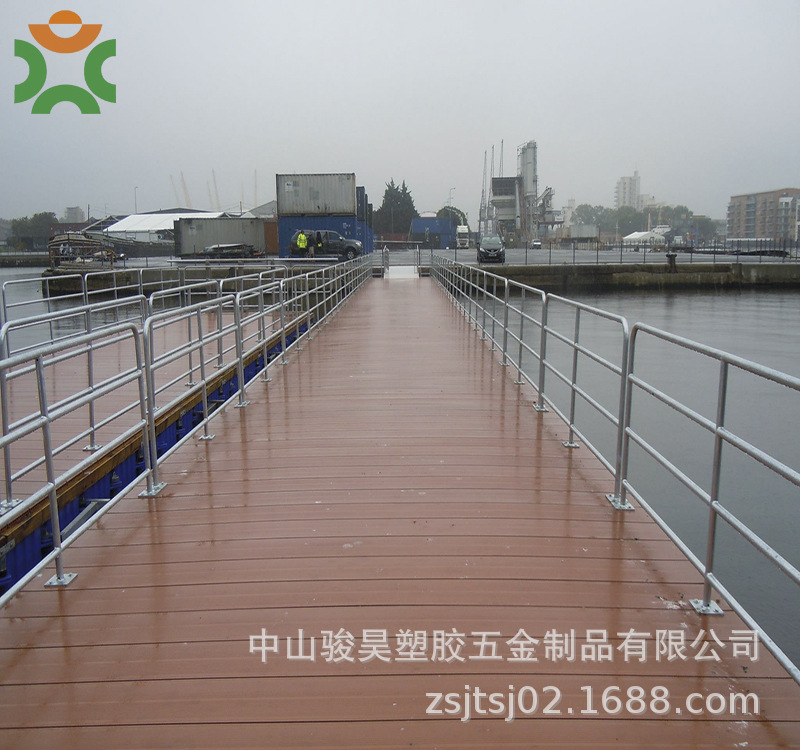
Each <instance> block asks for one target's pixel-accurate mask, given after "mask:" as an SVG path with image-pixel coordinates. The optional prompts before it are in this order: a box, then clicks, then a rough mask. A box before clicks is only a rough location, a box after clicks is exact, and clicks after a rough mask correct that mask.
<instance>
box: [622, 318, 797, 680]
mask: <svg viewBox="0 0 800 750" xmlns="http://www.w3.org/2000/svg"><path fill="white" fill-rule="evenodd" d="M644 335H647V336H652V337H654V338H656V339H659V340H661V341H664V342H666V343H668V344H671V345H674V346H677V347H679V348H680V349H682V350H684V351H690V352H694V353H696V354H699V355H702V356H704V357H707V358H709V359H711V360H714V361H716V362H718V363H719V383H718V388H717V405H716V416H715V418H714V419H709V418H707V417H704V416H703V415H701V414H698V413H697V412H696V411H695V410H693V409H691V408H689V407H688V406H686V405H684V404H682V403H681V402H679V401H678V400H677V399H674V398H672V397H671V396H669V395H668V394H667V393H665V392H664V391H662V390H661V389H659V388H657V387H655V386H654V385H652V384H650V383H648V382H647V381H646V380H644V379H643V378H640V377H638V376H637V375H636V374H635V362H636V357H635V353H636V347H637V342H638V340H639V338H640V337H642V336H644ZM731 368H735V369H738V370H740V371H744V372H747V373H750V374H751V375H754V376H756V377H759V378H763V379H766V380H768V381H771V382H773V383H776V384H778V385H781V386H783V387H786V388H789V389H790V390H792V391H794V392H795V393H800V378H795V377H792V376H790V375H787V374H785V373H782V372H779V371H777V370H774V369H772V368H769V367H765V366H763V365H759V364H757V363H755V362H751V361H750V360H747V359H744V358H742V357H737V356H735V355H733V354H729V353H727V352H724V351H721V350H719V349H715V348H713V347H709V346H705V345H703V344H698V343H697V342H694V341H691V340H689V339H686V338H684V337H682V336H678V335H676V334H672V333H667V332H666V331H662V330H659V329H657V328H653V327H652V326H648V325H645V324H643V323H636V324H635V325H634V326H633V327H632V329H631V344H630V357H629V360H628V366H627V371H626V382H627V388H626V394H625V421H624V442H623V453H622V467H621V472H622V487H621V501H623V502H624V501H625V498H626V495H627V494H628V493H630V494H631V495H632V496H633V497H634V498H635V499H636V501H637V502H638V503H639V504H640V505H641V506H642V507H643V508H645V510H647V511H648V513H649V514H650V515H651V516H652V517H653V518H654V519H655V520H656V522H657V523H658V525H659V526H660V527H661V528H662V529H663V530H664V531H665V532H666V533H667V535H668V536H669V537H670V538H671V539H673V541H675V542H676V543H677V544H678V546H679V547H680V548H681V550H682V551H683V552H684V554H685V555H686V556H687V558H688V559H689V560H690V562H691V563H692V564H693V565H694V566H695V567H696V568H697V570H698V571H699V572H700V573H701V575H702V576H703V597H702V599H693V600H691V603H692V605H693V606H694V608H695V609H696V610H697V611H698V612H700V613H703V614H720V613H721V611H720V610H719V607H718V606H717V605H716V604H715V603H714V602H713V601H712V598H711V597H712V593H713V591H714V590H716V591H717V592H718V593H720V594H721V595H722V596H723V598H724V599H725V600H726V601H727V602H728V603H729V604H730V605H731V607H732V608H733V609H734V610H735V611H736V612H737V613H738V614H739V615H740V616H741V617H742V618H743V619H744V620H745V621H746V622H747V623H748V624H750V625H751V626H753V627H756V628H758V629H759V630H763V629H761V628H759V627H758V623H757V622H756V621H755V619H754V618H753V617H752V616H751V615H750V614H749V613H748V612H747V610H746V609H745V608H744V606H742V605H741V604H740V603H739V602H738V600H737V599H736V597H735V595H734V594H733V592H731V590H730V589H729V588H728V587H727V585H726V584H725V583H724V582H723V581H721V580H720V579H719V577H718V576H717V575H716V574H715V572H714V564H715V553H716V541H717V533H718V532H717V521H718V520H720V519H721V520H722V521H724V522H725V523H726V524H727V526H728V527H730V528H731V529H733V530H734V531H735V532H736V533H737V534H738V535H739V536H740V537H741V538H743V539H744V540H746V541H747V542H748V543H749V544H750V545H751V546H752V547H753V548H754V549H756V550H757V551H758V552H759V553H760V554H761V555H762V556H763V557H764V558H765V559H766V560H767V561H769V562H770V563H771V564H772V565H774V566H775V567H777V568H778V569H779V570H780V571H781V572H782V573H784V574H785V575H786V576H787V577H788V578H789V579H790V580H791V581H792V582H793V583H794V584H795V585H798V586H800V569H798V568H797V567H796V566H794V565H793V564H792V563H791V562H789V561H788V560H787V559H786V558H784V557H783V556H782V555H781V554H779V553H778V552H777V550H775V549H774V548H773V547H772V546H771V545H770V544H769V543H768V542H766V540H764V539H763V538H762V537H761V536H759V535H758V534H757V533H756V532H754V531H753V530H752V529H751V528H749V527H748V526H747V524H745V523H744V522H743V521H741V519H739V518H738V517H737V516H736V514H735V513H733V512H732V511H731V510H729V509H728V508H726V507H725V506H724V505H723V504H722V502H721V501H720V492H719V491H720V481H721V476H722V448H723V445H725V444H727V445H729V446H731V447H733V448H736V449H737V450H738V451H740V452H741V453H743V454H745V455H747V456H749V457H750V458H752V459H754V460H756V461H758V462H759V463H760V464H761V465H762V466H764V467H766V468H767V469H769V470H770V471H772V472H774V473H775V474H777V475H778V476H780V477H781V478H782V479H784V480H786V481H788V482H790V483H791V484H793V485H794V486H795V487H800V471H798V470H797V469H794V468H792V467H791V466H788V465H787V464H786V463H784V462H782V461H780V460H778V459H776V458H775V457H773V456H771V455H769V454H768V453H766V452H765V451H763V450H762V449H760V448H758V447H757V446H755V445H753V444H752V443H750V442H749V441H747V440H745V439H743V438H742V437H740V436H739V435H737V434H735V433H734V432H732V431H731V430H729V429H728V428H727V427H726V425H725V415H726V407H727V403H728V380H729V373H730V370H731ZM635 391H639V392H641V393H646V394H647V395H649V396H651V397H652V398H654V399H656V400H657V401H659V402H660V403H662V404H664V405H666V406H668V407H669V408H671V409H673V410H674V411H676V412H677V413H678V414H680V415H681V416H683V417H685V418H687V419H689V420H690V421H691V422H692V423H693V424H696V425H698V426H699V427H701V428H702V429H704V430H705V431H707V432H709V433H711V434H712V435H713V436H714V454H713V458H712V465H711V467H710V468H711V489H710V491H706V490H704V489H703V488H702V487H700V486H699V485H698V484H697V483H696V482H694V481H693V480H692V479H691V478H690V477H689V476H688V475H687V474H686V473H685V472H683V471H682V470H681V469H680V468H679V467H678V466H676V465H675V464H674V463H673V462H672V461H670V460H669V459H667V458H666V457H665V456H663V455H662V454H661V453H660V452H659V451H657V450H656V449H655V447H654V446H652V445H651V444H650V443H649V442H648V441H647V440H645V439H644V438H643V437H642V436H641V435H639V434H637V433H636V431H635V430H633V428H632V427H631V416H632V413H633V410H632V401H633V394H634V392H635ZM631 443H634V444H635V445H637V446H638V447H639V448H640V449H642V450H643V451H644V452H645V453H646V454H647V455H649V456H650V457H651V458H652V459H653V460H655V461H656V462H657V463H658V464H659V465H660V466H661V467H662V468H663V469H665V470H666V471H667V472H668V473H669V474H670V475H672V476H673V477H675V478H676V479H677V480H678V481H680V482H681V484H683V485H684V486H685V487H686V488H687V489H689V490H690V492H691V493H692V494H693V495H694V496H695V497H697V498H698V499H699V500H700V501H701V502H703V503H704V504H705V505H706V506H707V508H708V525H707V530H706V557H705V560H701V559H700V558H699V557H698V556H697V555H695V554H694V553H693V552H692V550H691V549H690V548H689V547H688V545H687V544H686V543H685V542H684V541H683V540H682V539H680V537H679V535H678V534H677V533H676V532H675V531H674V529H672V528H671V527H670V525H669V524H668V523H667V522H666V521H665V520H664V519H662V518H661V517H660V516H659V515H658V513H657V512H656V511H655V509H654V508H653V507H652V506H651V505H650V504H649V503H648V502H647V500H646V499H645V498H644V497H642V495H641V493H639V492H637V490H636V488H635V487H634V486H633V485H632V484H631V482H630V481H629V480H628V468H629V458H630V446H631ZM762 640H763V641H764V643H765V645H767V647H768V648H769V649H770V651H772V653H773V654H774V655H775V656H776V658H777V659H778V661H780V662H781V664H782V665H783V666H784V667H785V668H786V669H787V671H788V672H789V673H790V674H791V675H792V677H794V679H795V680H796V681H797V682H800V668H798V667H797V666H796V665H795V664H794V663H793V662H792V661H791V659H789V657H788V656H787V655H786V654H785V653H784V652H783V651H782V650H781V649H780V648H779V646H778V645H777V644H775V643H774V642H773V641H772V640H771V639H770V638H769V636H767V635H766V634H764V635H763V636H762Z"/></svg>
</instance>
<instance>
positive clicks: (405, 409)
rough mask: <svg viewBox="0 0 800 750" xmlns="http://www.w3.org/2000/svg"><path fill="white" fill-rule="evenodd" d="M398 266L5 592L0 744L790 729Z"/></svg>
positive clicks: (644, 535)
mask: <svg viewBox="0 0 800 750" xmlns="http://www.w3.org/2000/svg"><path fill="white" fill-rule="evenodd" d="M397 271H398V269H391V271H390V273H389V274H388V275H387V276H386V278H383V279H372V280H370V281H369V282H368V283H366V284H365V285H364V287H363V288H362V289H361V290H359V291H358V292H357V294H355V295H354V296H353V298H352V299H351V300H350V301H349V302H348V303H347V304H346V305H344V306H343V307H342V308H341V309H340V310H339V312H338V313H337V314H336V315H334V316H333V317H332V318H331V319H330V321H329V322H328V323H327V324H325V325H324V326H323V327H321V328H320V329H318V330H315V331H314V334H313V337H312V339H311V340H310V341H307V342H305V343H304V344H303V346H302V350H301V351H297V352H295V353H293V354H292V356H291V357H290V358H289V360H288V364H287V365H286V366H279V365H278V364H276V365H275V366H271V367H270V374H271V381H270V382H268V383H262V382H256V381H253V382H252V383H251V384H250V385H249V387H248V390H247V400H248V404H247V406H246V407H245V408H235V407H234V405H232V404H231V405H229V406H226V407H224V408H223V409H221V410H220V411H219V412H218V414H217V415H216V416H215V417H214V419H213V420H212V422H211V432H212V433H213V435H214V439H213V440H193V441H191V442H189V443H186V444H184V445H183V446H181V447H179V448H177V449H176V451H175V453H174V454H173V455H172V456H170V458H169V459H168V460H167V461H165V462H164V463H163V465H162V466H161V467H160V479H161V481H163V482H166V487H165V488H164V489H163V491H161V492H160V494H158V495H156V496H155V497H149V498H143V497H139V496H137V493H136V492H133V493H131V494H130V496H129V497H127V498H125V499H124V500H123V501H122V502H120V503H119V504H118V505H117V506H116V507H114V508H113V509H112V510H111V511H109V513H107V514H106V515H105V516H104V517H103V518H102V519H101V520H100V521H99V522H98V524H97V525H96V526H95V527H93V528H92V529H91V530H89V531H87V532H86V533H85V534H84V535H83V537H82V538H81V539H79V540H78V541H77V542H76V543H75V544H74V545H73V546H72V547H71V548H70V549H69V556H68V562H67V563H66V565H67V568H68V569H69V571H72V572H75V573H77V574H78V575H77V578H76V579H75V580H74V581H73V582H72V583H71V584H70V585H69V586H67V587H65V588H58V589H47V588H45V587H44V586H43V582H44V580H46V579H47V578H48V577H49V573H47V574H45V575H43V576H42V577H41V578H40V579H39V580H37V581H33V582H32V583H31V584H29V585H28V586H27V587H26V588H25V589H24V590H23V591H22V592H21V593H19V594H18V595H17V596H16V597H15V598H14V599H13V600H12V601H11V602H10V603H9V604H8V605H7V606H6V608H5V609H4V611H3V612H2V616H1V617H0V674H2V686H0V746H2V747H7V748H15V749H16V750H22V749H23V748H59V749H60V750H67V749H68V748H75V749H76V750H78V749H80V750H89V749H90V748H98V750H100V749H102V750H115V749H116V748H126V749H130V748H194V749H196V748H215V749H217V750H218V749H219V748H341V749H345V748H347V749H353V748H364V749H367V748H369V749H370V750H376V749H377V748H410V747H413V748H434V747H437V748H454V749H456V748H457V749H459V750H463V749H464V748H475V749H476V750H477V749H480V750H490V749H491V748H531V747H542V748H544V747H546V748H555V747H564V748H575V747H586V748H604V747H614V748H644V747H648V748H652V747H659V748H662V747H672V748H681V749H682V750H684V749H685V748H694V747H698V748H699V747H702V748H714V747H725V748H748V749H749V750H752V748H776V747H800V688H799V687H798V685H797V684H796V683H795V682H794V681H793V680H792V679H791V678H790V677H789V676H788V675H787V674H786V672H785V671H784V670H783V669H782V668H781V667H780V666H779V665H778V664H777V662H776V661H775V660H774V658H773V657H772V656H771V655H770V654H769V653H768V652H767V651H766V649H764V648H761V649H760V650H759V648H758V645H759V644H758V643H757V641H756V642H754V640H753V638H752V633H750V634H749V636H748V631H747V629H746V627H745V625H744V624H743V623H742V621H741V620H740V619H739V618H738V616H736V615H735V614H733V613H732V612H730V611H728V612H726V614H725V615H724V616H723V617H703V616H701V615H698V614H696V613H695V611H694V610H693V609H692V608H691V607H690V606H689V604H688V600H689V599H690V598H691V597H694V596H697V595H698V594H699V592H700V590H701V589H702V579H701V578H700V576H699V574H698V573H697V572H696V570H695V569H694V567H693V566H692V565H690V564H689V562H687V561H686V560H685V559H684V557H683V555H682V554H681V553H680V552H679V550H678V549H677V548H676V547H675V546H674V544H673V543H672V542H670V541H669V540H668V539H667V538H666V536H665V535H664V534H663V532H662V531H661V530H660V529H659V528H658V527H657V525H656V524H655V523H654V522H653V521H652V520H651V519H650V518H649V516H647V514H646V513H645V512H644V511H638V512H635V513H621V512H619V511H615V510H614V509H613V508H612V507H611V506H610V504H609V503H608V502H607V501H606V500H605V497H604V495H605V494H606V493H608V492H609V491H610V490H611V489H612V488H613V483H612V479H611V476H610V475H609V473H608V472H607V470H606V469H605V468H604V467H603V466H602V465H601V464H600V462H599V461H597V460H596V459H595V458H594V457H593V456H592V454H591V453H590V452H589V451H588V450H569V449H566V448H565V447H564V446H563V445H562V441H564V440H565V438H566V437H567V433H568V430H567V427H566V426H565V425H564V423H563V422H561V421H560V420H559V419H558V418H557V417H556V416H554V415H553V414H552V413H539V412H536V411H535V410H534V409H533V404H534V403H535V401H536V394H535V392H534V391H533V390H532V389H530V388H529V387H528V386H527V385H518V384H515V382H514V377H513V375H514V373H513V372H509V370H510V369H511V368H504V367H502V366H501V365H500V362H499V358H498V356H497V353H496V352H492V351H491V350H490V348H489V346H488V345H487V343H486V342H484V341H481V339H480V337H479V336H478V335H476V333H475V332H474V330H473V327H472V326H471V324H470V323H469V322H468V320H467V319H465V318H464V317H463V315H462V314H461V313H460V312H459V310H458V309H457V308H456V307H455V306H453V305H452V304H451V302H450V301H449V300H448V298H447V297H446V295H444V294H443V293H442V292H441V291H440V290H439V289H438V288H437V287H436V285H435V283H434V281H433V280H432V279H430V278H417V277H411V276H409V277H405V276H403V275H402V274H401V275H399V276H398V275H397ZM140 489H141V488H140Z"/></svg>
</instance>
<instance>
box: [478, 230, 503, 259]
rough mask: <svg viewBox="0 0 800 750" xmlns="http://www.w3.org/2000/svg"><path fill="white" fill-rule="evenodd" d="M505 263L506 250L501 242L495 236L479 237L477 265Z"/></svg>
mask: <svg viewBox="0 0 800 750" xmlns="http://www.w3.org/2000/svg"><path fill="white" fill-rule="evenodd" d="M491 262H496V263H505V262H506V248H505V245H503V240H502V239H501V238H500V237H497V236H496V235H491V236H489V237H481V241H480V244H479V245H478V263H491Z"/></svg>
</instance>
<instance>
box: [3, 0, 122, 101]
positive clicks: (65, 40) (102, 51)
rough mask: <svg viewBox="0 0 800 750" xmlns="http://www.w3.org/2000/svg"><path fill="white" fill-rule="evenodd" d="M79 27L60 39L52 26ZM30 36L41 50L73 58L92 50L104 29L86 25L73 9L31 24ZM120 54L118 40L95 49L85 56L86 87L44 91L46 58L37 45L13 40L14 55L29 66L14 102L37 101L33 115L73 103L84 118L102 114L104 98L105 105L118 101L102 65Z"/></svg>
mask: <svg viewBox="0 0 800 750" xmlns="http://www.w3.org/2000/svg"><path fill="white" fill-rule="evenodd" d="M57 25H72V26H75V25H77V26H78V31H77V32H75V34H73V35H72V36H70V37H64V36H59V35H58V34H56V33H55V32H54V31H53V29H52V28H51V27H52V26H57ZM28 28H29V29H30V31H31V35H32V36H33V38H34V40H35V41H36V42H38V43H39V45H40V46H41V47H43V48H44V49H46V50H49V51H50V52H56V53H58V54H62V55H70V54H74V53H76V52H80V51H82V50H85V49H87V48H88V47H90V46H91V45H92V44H94V42H95V41H96V40H97V37H98V36H99V35H100V29H102V28H103V26H102V24H99V23H86V24H85V23H83V21H82V20H81V17H80V16H79V15H78V14H77V13H75V12H74V11H71V10H60V11H58V12H57V13H54V14H53V15H52V16H51V17H50V21H49V22H48V23H32V24H29V25H28ZM116 54H117V40H116V39H109V40H108V41H105V42H100V44H97V45H96V46H95V47H93V48H92V49H91V50H90V51H89V54H88V55H87V56H86V62H85V63H84V66H83V76H84V79H85V83H86V86H87V87H88V89H87V88H83V87H82V86H73V85H65V84H61V85H58V86H51V87H49V88H45V86H46V84H47V63H46V62H45V59H44V55H43V54H42V53H41V51H40V50H39V49H38V47H36V46H35V45H33V44H31V43H30V42H26V41H24V40H22V39H15V40H14V55H15V57H21V58H22V59H23V60H25V62H26V63H28V77H27V78H26V79H25V80H24V81H23V82H22V83H18V84H16V85H15V86H14V103H15V104H18V103H19V102H26V101H28V100H29V99H34V97H35V99H34V102H33V108H32V109H31V113H32V114H34V115H48V114H50V112H51V110H52V109H53V107H54V106H55V105H56V104H58V103H59V102H72V103H73V104H75V105H76V106H77V107H78V109H80V111H81V113H82V114H84V115H99V114H100V104H99V102H98V101H97V100H98V99H102V100H103V101H106V102H116V101H117V87H116V85H115V84H113V83H109V82H108V81H107V80H106V79H105V78H103V63H104V62H105V61H106V60H108V58H109V57H114V56H116Z"/></svg>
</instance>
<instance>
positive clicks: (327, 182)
mask: <svg viewBox="0 0 800 750" xmlns="http://www.w3.org/2000/svg"><path fill="white" fill-rule="evenodd" d="M275 180H276V189H277V197H278V216H325V215H332V216H333V215H348V216H351V215H352V216H354V215H355V213H356V176H355V174H353V173H341V174H279V175H276V176H275Z"/></svg>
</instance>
